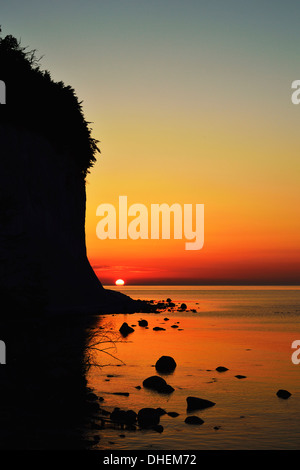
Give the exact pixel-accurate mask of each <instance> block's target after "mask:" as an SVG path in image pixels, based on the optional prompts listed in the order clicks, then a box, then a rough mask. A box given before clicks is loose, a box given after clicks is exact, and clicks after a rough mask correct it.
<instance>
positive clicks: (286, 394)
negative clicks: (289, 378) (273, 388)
mask: <svg viewBox="0 0 300 470" xmlns="http://www.w3.org/2000/svg"><path fill="white" fill-rule="evenodd" d="M276 395H277V396H278V397H279V398H283V399H284V400H287V399H288V398H290V396H291V395H292V394H291V393H290V392H288V391H287V390H278V392H277V393H276Z"/></svg>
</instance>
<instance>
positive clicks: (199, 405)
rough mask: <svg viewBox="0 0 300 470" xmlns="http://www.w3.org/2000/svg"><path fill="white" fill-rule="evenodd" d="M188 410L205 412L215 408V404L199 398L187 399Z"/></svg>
mask: <svg viewBox="0 0 300 470" xmlns="http://www.w3.org/2000/svg"><path fill="white" fill-rule="evenodd" d="M186 401H187V409H188V411H192V410H204V409H205V408H210V407H211V406H215V403H214V402H213V401H210V400H205V399H203V398H197V397H187V399H186Z"/></svg>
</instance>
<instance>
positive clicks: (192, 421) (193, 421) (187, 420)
mask: <svg viewBox="0 0 300 470" xmlns="http://www.w3.org/2000/svg"><path fill="white" fill-rule="evenodd" d="M184 422H185V423H186V424H203V423H204V421H203V419H201V418H199V417H198V416H188V417H187V418H185V420H184Z"/></svg>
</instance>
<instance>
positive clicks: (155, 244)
mask: <svg viewBox="0 0 300 470" xmlns="http://www.w3.org/2000/svg"><path fill="white" fill-rule="evenodd" d="M299 20H300V3H299V2H298V1H291V0H287V1H286V2H282V1H278V0H275V1H273V2H270V1H269V0H268V1H265V0H260V1H256V0H253V1H251V2H249V1H246V0H245V1H241V0H227V1H226V2H224V1H223V0H197V1H196V0H187V1H185V2H182V1H180V2H179V1H177V0H172V1H171V0H139V1H138V0H107V1H103V0H87V1H84V2H83V1H77V0H75V1H74V0H73V1H67V0H61V1H56V0H54V1H52V2H51V3H50V2H44V1H36V0H28V1H26V2H23V1H20V0H10V2H6V1H5V2H4V1H2V0H0V24H1V25H2V30H3V35H6V34H13V35H14V36H16V37H17V38H19V39H21V41H22V44H23V45H26V46H28V47H29V48H30V49H36V50H37V55H38V56H42V59H41V67H42V68H44V69H47V70H49V71H50V72H51V75H52V78H53V79H54V80H57V81H60V80H63V81H64V82H65V84H70V85H71V86H72V87H73V88H74V89H75V91H76V93H77V96H78V98H79V99H80V100H83V110H84V113H85V116H86V119H87V120H88V121H89V122H91V123H92V124H91V127H92V128H93V136H94V137H95V138H96V139H98V140H99V141H100V144H99V146H100V149H101V155H99V156H98V161H97V163H96V165H95V166H94V168H92V170H91V172H90V174H89V175H88V177H87V211H86V244H87V253H88V257H89V260H90V262H91V264H92V266H93V268H94V270H95V272H96V273H97V275H98V277H99V279H100V280H101V281H102V282H103V284H112V283H114V281H115V280H116V279H118V278H122V279H124V280H125V282H126V283H128V284H254V285H255V284H283V285H286V284H299V272H300V243H299V242H300V217H299V216H300V191H299V166H300V165H299V150H300V137H299V132H297V131H298V127H299V122H300V105H299V106H297V105H294V104H292V102H291V94H292V90H291V83H292V82H293V81H294V80H296V79H300V49H299V39H300V29H299ZM124 195H125V196H127V197H128V205H129V206H130V205H132V204H136V203H140V204H144V205H145V206H146V207H147V208H148V211H149V213H150V207H151V204H162V203H167V204H169V205H171V204H173V203H177V204H180V205H181V206H182V207H183V206H184V204H192V205H193V207H194V208H195V206H196V204H204V246H203V248H202V249H201V250H198V251H188V250H185V248H184V246H185V243H184V240H174V239H170V240H163V239H158V240H152V239H146V240H141V239H138V240H131V239H127V240H120V239H118V238H117V239H106V240H100V239H99V238H98V237H97V234H96V227H97V224H98V222H99V220H100V218H99V216H97V215H96V211H97V207H98V206H99V205H101V204H104V203H107V204H112V205H113V206H114V207H115V208H116V211H117V212H118V201H119V196H124ZM129 220H132V217H131V219H130V218H129Z"/></svg>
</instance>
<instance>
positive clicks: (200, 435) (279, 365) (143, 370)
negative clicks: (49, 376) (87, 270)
mask: <svg viewBox="0 0 300 470" xmlns="http://www.w3.org/2000/svg"><path fill="white" fill-rule="evenodd" d="M122 291H123V292H124V293H126V294H128V295H130V296H131V297H134V298H140V299H147V300H151V299H153V300H166V298H168V297H170V298H171V299H172V301H174V302H176V303H178V302H179V303H181V302H185V303H186V304H187V307H188V310H190V309H196V310H197V313H193V312H191V311H187V312H178V311H174V312H163V313H161V314H133V315H114V316H113V315H110V316H103V317H101V318H99V326H101V327H104V329H103V330H102V331H105V332H107V333H108V335H109V337H110V338H111V339H114V340H116V341H118V342H116V343H115V348H113V349H109V350H108V351H107V352H109V353H111V354H113V355H114V356H115V358H113V357H111V356H107V355H106V354H104V353H101V352H99V353H98V354H97V358H96V359H97V361H98V362H100V363H101V364H110V365H106V366H105V367H102V368H101V369H97V368H93V369H92V370H91V373H90V377H89V382H90V385H91V386H93V387H94V388H95V390H96V391H97V393H98V394H99V395H101V396H102V397H103V398H104V399H105V400H104V402H103V407H104V408H106V409H107V410H109V411H111V410H113V408H114V407H116V406H119V407H120V408H122V409H133V410H134V411H138V410H139V409H141V408H143V407H161V408H164V409H165V410H166V411H167V412H170V411H176V412H177V413H179V416H178V417H176V418H171V417H169V416H167V415H165V416H162V417H161V424H162V425H163V427H164V431H163V433H161V434H158V433H156V432H153V431H123V430H122V431H121V430H120V429H113V428H110V427H108V428H107V429H105V430H102V431H97V433H98V434H99V435H100V437H101V439H100V442H99V446H98V447H99V448H100V449H104V448H105V449H130V450H135V449H146V450H147V449H186V450H193V449H297V448H299V447H300V379H299V373H300V364H299V365H294V364H293V363H292V361H291V354H292V352H293V350H292V349H291V344H292V342H293V341H294V340H296V339H300V324H299V321H300V302H299V300H300V289H299V288H254V287H251V288H245V287H244V288H242V287H239V288H232V287H222V288H220V287H219V288H215V287H213V288H208V287H199V288H198V287H186V286H184V287H167V286H166V287H157V288H156V287H146V288H145V287H143V288H142V287H134V286H131V287H125V288H124V289H122ZM165 317H168V318H169V320H168V321H164V318H165ZM141 318H145V319H146V320H148V323H149V328H148V329H145V328H142V327H139V326H138V320H139V319H141ZM124 321H126V322H127V323H128V324H129V325H136V326H134V329H135V331H134V333H132V334H130V335H129V336H128V337H127V338H126V339H122V338H121V337H120V335H119V333H118V330H119V328H120V326H121V324H122V323H123V322H124ZM172 325H177V326H178V328H171V326H172ZM154 326H161V327H163V328H165V331H153V330H152V328H153V327H154ZM105 344H106V343H105ZM107 345H108V346H110V344H109V343H107ZM162 355H170V356H172V357H174V359H175V360H176V363H177V367H176V369H175V371H174V373H173V374H171V375H168V376H164V378H165V379H166V381H167V382H168V383H169V384H171V385H172V386H173V387H174V388H175V391H174V392H173V393H172V394H171V395H168V396H165V395H161V394H158V393H156V392H150V391H149V390H146V389H144V388H143V387H142V388H141V390H138V389H136V386H138V385H141V386H142V382H143V380H144V379H145V378H146V377H149V376H151V375H156V374H157V373H156V371H155V368H154V367H153V365H154V364H155V362H156V361H157V359H158V358H159V357H160V356H162ZM120 361H122V362H120ZM220 365H221V366H225V367H227V368H228V369H229V370H228V371H227V372H224V373H218V372H217V371H216V370H215V369H216V367H218V366H220ZM237 374H241V375H245V376H246V377H247V378H245V379H241V380H239V379H237V378H236V377H235V375H237ZM108 376H110V377H108ZM278 389H287V390H289V391H290V392H291V393H292V396H291V397H290V398H289V399H288V400H282V399H279V398H278V397H277V396H276V392H277V390H278ZM114 392H128V393H129V396H128V397H125V396H117V395H113V394H112V393H114ZM187 396H197V397H200V398H206V399H209V400H212V401H214V402H215V403H216V406H214V407H213V408H209V409H206V410H203V411H199V412H193V413H192V414H194V415H195V414H196V415H198V416H200V417H201V418H202V419H203V420H204V424H203V425H201V426H191V425H187V424H185V423H184V420H185V418H186V416H187V415H188V413H187V410H186V397H187ZM216 427H217V428H218V429H215V428H216ZM95 432H96V431H95ZM121 435H122V436H125V437H120V436H121Z"/></svg>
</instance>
